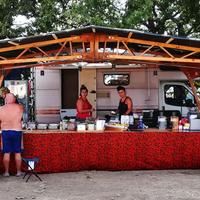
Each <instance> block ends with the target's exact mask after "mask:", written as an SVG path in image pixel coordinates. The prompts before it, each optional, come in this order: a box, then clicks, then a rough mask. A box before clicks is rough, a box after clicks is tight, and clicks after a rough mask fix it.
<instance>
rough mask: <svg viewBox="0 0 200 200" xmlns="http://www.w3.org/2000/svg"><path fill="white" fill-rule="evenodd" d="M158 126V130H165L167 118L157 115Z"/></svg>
mask: <svg viewBox="0 0 200 200" xmlns="http://www.w3.org/2000/svg"><path fill="white" fill-rule="evenodd" d="M158 128H159V130H166V128H167V118H166V117H165V116H158Z"/></svg>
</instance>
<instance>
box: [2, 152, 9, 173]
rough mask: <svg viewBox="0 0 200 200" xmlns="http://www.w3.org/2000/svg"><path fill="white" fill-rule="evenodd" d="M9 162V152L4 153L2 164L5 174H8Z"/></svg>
mask: <svg viewBox="0 0 200 200" xmlns="http://www.w3.org/2000/svg"><path fill="white" fill-rule="evenodd" d="M9 163H10V153H4V156H3V165H4V168H5V174H9Z"/></svg>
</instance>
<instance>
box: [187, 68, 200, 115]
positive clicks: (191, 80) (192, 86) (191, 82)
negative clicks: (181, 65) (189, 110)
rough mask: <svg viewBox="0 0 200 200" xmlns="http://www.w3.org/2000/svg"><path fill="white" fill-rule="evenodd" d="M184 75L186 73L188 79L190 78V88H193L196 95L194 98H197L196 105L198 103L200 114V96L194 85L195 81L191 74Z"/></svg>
mask: <svg viewBox="0 0 200 200" xmlns="http://www.w3.org/2000/svg"><path fill="white" fill-rule="evenodd" d="M184 73H185V75H186V76H187V78H188V80H189V83H190V86H191V88H192V92H193V94H194V98H195V100H196V103H197V108H198V111H199V112H200V100H199V97H198V95H197V88H196V87H195V85H194V81H193V79H192V77H191V75H190V73H189V72H184Z"/></svg>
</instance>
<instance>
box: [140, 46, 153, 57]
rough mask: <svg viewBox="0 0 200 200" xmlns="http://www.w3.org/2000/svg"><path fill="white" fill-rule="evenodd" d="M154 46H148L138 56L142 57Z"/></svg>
mask: <svg viewBox="0 0 200 200" xmlns="http://www.w3.org/2000/svg"><path fill="white" fill-rule="evenodd" d="M153 47H154V46H150V47H149V48H148V49H146V50H145V51H144V52H142V53H141V54H140V56H143V55H144V54H145V53H147V52H148V51H149V50H150V49H151V48H153Z"/></svg>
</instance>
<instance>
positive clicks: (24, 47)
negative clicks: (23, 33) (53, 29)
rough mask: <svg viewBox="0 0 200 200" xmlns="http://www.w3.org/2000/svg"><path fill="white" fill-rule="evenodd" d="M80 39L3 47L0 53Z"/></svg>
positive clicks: (72, 38) (73, 38) (78, 37)
mask: <svg viewBox="0 0 200 200" xmlns="http://www.w3.org/2000/svg"><path fill="white" fill-rule="evenodd" d="M78 39H80V36H73V37H69V38H61V39H56V40H55V39H54V40H47V41H42V42H34V43H29V44H21V45H17V46H13V47H5V48H0V52H6V51H14V50H19V49H26V48H32V47H42V46H47V45H51V44H57V43H60V42H65V41H66V40H67V41H74V40H78Z"/></svg>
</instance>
